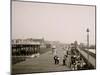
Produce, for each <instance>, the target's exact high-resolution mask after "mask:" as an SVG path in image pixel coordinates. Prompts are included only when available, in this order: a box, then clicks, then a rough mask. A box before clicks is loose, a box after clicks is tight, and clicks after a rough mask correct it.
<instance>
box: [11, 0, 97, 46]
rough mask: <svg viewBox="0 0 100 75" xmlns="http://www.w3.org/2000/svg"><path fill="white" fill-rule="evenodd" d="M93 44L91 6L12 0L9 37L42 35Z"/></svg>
mask: <svg viewBox="0 0 100 75" xmlns="http://www.w3.org/2000/svg"><path fill="white" fill-rule="evenodd" d="M87 28H89V30H90V32H89V36H90V37H89V39H90V44H95V6H80V5H68V4H65V5H64V4H51V3H35V2H18V1H13V2H12V39H17V38H21V39H22V38H44V39H45V40H49V41H60V42H64V43H71V42H74V41H75V40H77V41H78V42H79V43H81V42H83V43H86V42H87V32H86V29H87Z"/></svg>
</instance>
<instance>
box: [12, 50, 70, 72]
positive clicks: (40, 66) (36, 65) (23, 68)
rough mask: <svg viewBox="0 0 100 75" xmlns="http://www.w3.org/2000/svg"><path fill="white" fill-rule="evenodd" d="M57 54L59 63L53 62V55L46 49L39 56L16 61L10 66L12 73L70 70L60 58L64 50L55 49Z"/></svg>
mask: <svg viewBox="0 0 100 75" xmlns="http://www.w3.org/2000/svg"><path fill="white" fill-rule="evenodd" d="M57 55H58V56H59V57H60V63H59V64H58V65H55V64H54V60H53V55H52V52H51V51H48V52H46V53H44V54H42V55H40V57H37V58H30V59H27V60H26V61H24V62H20V63H17V64H15V65H13V66H12V72H13V73H35V72H47V71H49V72H51V71H64V70H70V68H68V67H67V66H63V65H62V58H63V55H64V50H62V49H61V48H59V49H57Z"/></svg>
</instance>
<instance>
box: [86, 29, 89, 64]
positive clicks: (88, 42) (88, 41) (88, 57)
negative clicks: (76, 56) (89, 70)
mask: <svg viewBox="0 0 100 75" xmlns="http://www.w3.org/2000/svg"><path fill="white" fill-rule="evenodd" d="M86 32H87V50H88V55H87V58H88V65H89V28H87V30H86Z"/></svg>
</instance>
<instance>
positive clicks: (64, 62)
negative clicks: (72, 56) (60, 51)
mask: <svg viewBox="0 0 100 75" xmlns="http://www.w3.org/2000/svg"><path fill="white" fill-rule="evenodd" d="M66 59H67V55H64V57H63V65H66Z"/></svg>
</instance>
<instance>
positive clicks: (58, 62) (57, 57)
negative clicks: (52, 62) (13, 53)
mask: <svg viewBox="0 0 100 75" xmlns="http://www.w3.org/2000/svg"><path fill="white" fill-rule="evenodd" d="M59 59H60V58H59V57H58V56H57V64H59Z"/></svg>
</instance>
